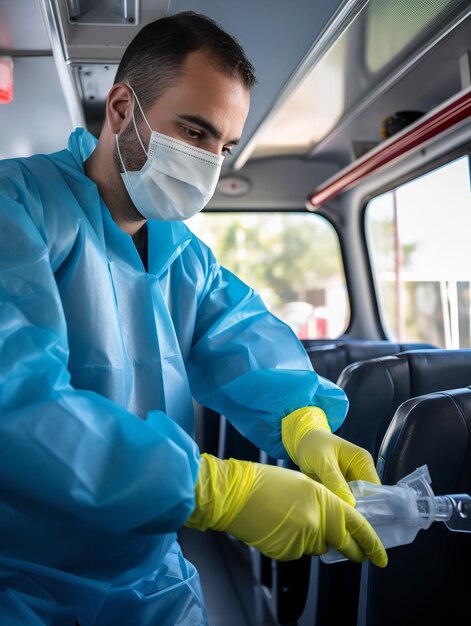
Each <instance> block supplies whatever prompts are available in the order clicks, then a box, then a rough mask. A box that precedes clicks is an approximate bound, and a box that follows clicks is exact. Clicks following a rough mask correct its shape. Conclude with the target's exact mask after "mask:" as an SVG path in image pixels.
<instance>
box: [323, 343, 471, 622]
mask: <svg viewBox="0 0 471 626" xmlns="http://www.w3.org/2000/svg"><path fill="white" fill-rule="evenodd" d="M337 383H338V385H339V386H340V387H342V388H343V389H344V391H345V392H346V394H347V396H348V398H349V400H350V408H349V411H348V414H347V418H346V420H345V422H344V423H343V424H342V426H341V427H340V428H339V429H338V430H337V431H336V434H337V435H339V436H340V437H343V438H345V439H348V440H349V441H353V442H354V443H356V444H357V445H359V446H361V447H362V448H365V449H367V450H368V451H369V452H371V454H372V455H373V457H374V458H375V459H376V458H377V456H378V452H379V449H380V447H381V443H382V440H383V437H384V435H385V433H386V431H387V429H388V427H389V424H390V422H391V420H392V418H393V416H394V413H395V412H396V410H397V409H398V408H399V406H400V405H401V404H402V403H403V402H405V401H406V400H409V399H410V398H413V397H415V396H420V395H423V394H426V393H431V392H435V391H441V390H446V389H450V388H453V387H465V386H468V385H471V350H440V349H433V350H429V349H427V350H415V351H411V352H403V353H401V354H397V355H394V356H386V357H381V358H377V359H370V360H367V361H362V362H358V363H354V364H352V365H349V366H348V367H347V368H346V369H345V370H344V371H343V372H342V374H341V375H340V377H339V379H338V381H337ZM413 469H415V468H413ZM360 572H361V567H360V566H359V565H357V564H356V563H350V562H347V563H339V564H337V565H335V566H331V565H325V564H324V563H322V562H319V566H318V576H317V580H315V581H311V585H314V586H317V590H318V591H317V594H318V598H319V601H318V603H317V609H316V610H317V620H316V621H315V622H313V623H315V624H318V625H321V624H324V623H328V622H327V621H326V620H332V622H331V623H333V624H335V623H339V624H342V626H355V624H356V621H357V613H358V597H359V588H360ZM391 593H393V591H392V590H391ZM339 595H340V596H341V597H342V602H338V597H339ZM419 623H420V622H419ZM424 623H425V622H424ZM378 624H379V625H381V624H382V622H378Z"/></svg>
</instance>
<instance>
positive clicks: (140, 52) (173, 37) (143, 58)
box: [114, 11, 256, 109]
mask: <svg viewBox="0 0 471 626" xmlns="http://www.w3.org/2000/svg"><path fill="white" fill-rule="evenodd" d="M196 51H204V52H207V53H208V56H209V57H210V58H211V59H212V60H214V62H215V63H216V65H217V66H218V67H220V68H221V70H222V71H224V72H226V73H227V74H228V75H233V74H235V75H236V76H237V77H238V78H239V79H240V80H241V82H242V84H243V85H244V86H245V87H246V88H247V89H251V88H252V87H253V86H254V84H255V83H256V78H255V73H254V68H253V66H252V64H251V63H250V61H249V60H248V58H247V57H246V55H245V52H244V51H243V50H242V48H241V46H240V44H239V43H238V42H237V40H236V39H235V38H234V37H232V36H231V35H229V34H228V33H226V32H225V31H223V30H222V29H221V28H220V27H219V26H218V25H217V24H216V22H214V21H213V20H212V19H210V18H209V17H206V16H205V15H199V14H198V13H194V12H193V11H184V12H182V13H176V14H175V15H171V16H169V17H164V18H161V19H159V20H155V21H154V22H151V23H150V24H147V26H144V28H143V29H142V30H140V31H139V32H138V33H137V35H136V36H135V37H134V39H133V40H132V41H131V43H130V44H129V45H128V47H127V48H126V50H125V52H124V54H123V58H122V59H121V63H120V64H119V67H118V71H117V72H116V77H115V80H114V82H115V83H119V82H125V83H128V84H130V85H131V87H132V88H133V89H134V90H135V91H136V93H137V94H138V97H139V101H140V103H141V105H142V107H143V108H144V109H147V108H148V107H149V106H150V105H152V104H153V103H154V102H155V101H156V100H157V99H158V98H159V97H160V96H161V95H162V94H163V93H164V91H166V90H167V89H168V88H169V87H170V86H171V85H172V83H173V82H174V81H175V79H176V78H178V75H179V72H180V70H181V68H182V66H183V63H184V62H185V59H186V57H187V55H188V54H189V53H190V52H196Z"/></svg>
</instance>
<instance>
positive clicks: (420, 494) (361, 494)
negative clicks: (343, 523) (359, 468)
mask: <svg viewBox="0 0 471 626" xmlns="http://www.w3.org/2000/svg"><path fill="white" fill-rule="evenodd" d="M430 484H431V479H430V474H429V471H428V467H427V466H426V465H422V467H419V468H418V469H416V470H415V471H414V472H412V473H411V474H409V475H408V476H405V477H404V478H402V479H401V480H400V481H399V482H398V483H397V484H396V485H392V486H388V485H375V484H374V483H369V482H366V481H364V480H355V481H352V482H350V483H349V486H350V489H351V490H352V493H353V495H354V496H355V499H356V509H357V510H358V511H359V512H360V513H361V514H362V515H363V516H364V517H365V518H366V519H367V520H368V521H369V523H370V524H371V525H372V526H373V528H374V529H375V530H376V532H377V534H378V536H379V538H380V539H381V541H382V543H383V545H384V547H385V548H392V547H394V546H401V545H404V544H407V543H412V542H413V541H414V539H415V537H416V535H417V533H418V532H419V530H420V529H421V528H423V529H427V528H429V527H430V526H431V524H432V523H433V522H445V524H446V525H447V526H448V528H449V529H450V530H453V531H459V532H471V496H469V495H468V494H457V495H447V496H435V495H434V493H433V491H432V487H431V486H430ZM320 558H321V561H323V562H324V563H336V562H338V561H345V560H346V557H345V556H343V554H341V553H340V552H338V551H337V550H335V549H334V548H330V549H329V550H328V552H326V553H325V554H323V555H322V556H321V557H320Z"/></svg>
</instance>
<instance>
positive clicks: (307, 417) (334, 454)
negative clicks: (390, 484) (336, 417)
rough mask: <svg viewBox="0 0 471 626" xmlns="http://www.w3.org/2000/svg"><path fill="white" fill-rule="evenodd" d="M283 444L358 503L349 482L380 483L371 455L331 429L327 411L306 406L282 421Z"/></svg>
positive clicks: (308, 469)
mask: <svg viewBox="0 0 471 626" xmlns="http://www.w3.org/2000/svg"><path fill="white" fill-rule="evenodd" d="M281 432H282V438H283V445H284V446H285V448H286V451H287V452H288V454H289V456H290V457H291V459H292V461H293V462H294V463H296V465H298V467H299V469H300V470H301V471H302V472H303V474H306V475H307V476H309V477H311V478H314V479H315V480H319V481H320V482H322V483H323V484H324V485H325V486H326V487H327V488H328V489H330V491H332V492H333V493H335V494H336V495H337V496H339V498H342V500H345V502H348V503H349V504H351V505H352V506H355V498H354V497H353V495H352V492H351V491H350V489H349V487H348V485H347V481H351V480H366V481H368V482H371V483H377V484H379V482H380V480H379V477H378V474H377V472H376V469H375V466H374V462H373V459H372V457H371V454H370V453H369V452H367V451H366V450H364V449H363V448H360V447H359V446H356V445H355V444H353V443H350V442H349V441H346V440H345V439H342V438H341V437H337V436H336V435H334V434H333V433H331V432H330V428H329V425H328V422H327V419H326V416H325V413H324V411H322V409H320V408H318V407H305V408H302V409H298V410H297V411H294V412H293V413H290V414H289V415H287V416H286V417H285V418H284V419H283V421H282V423H281Z"/></svg>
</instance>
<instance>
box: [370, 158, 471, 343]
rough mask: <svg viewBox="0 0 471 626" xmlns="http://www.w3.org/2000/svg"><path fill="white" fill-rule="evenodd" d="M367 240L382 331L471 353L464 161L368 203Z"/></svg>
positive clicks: (469, 213) (470, 202)
mask: <svg viewBox="0 0 471 626" xmlns="http://www.w3.org/2000/svg"><path fill="white" fill-rule="evenodd" d="M366 233H367V242H368V247H369V251H370V259H371V263H372V269H373V275H374V279H375V284H376V290H377V294H378V299H379V305H380V311H381V314H382V319H383V324H384V326H385V330H386V332H387V334H388V335H389V337H390V338H391V339H392V340H395V341H401V342H402V341H411V342H413V341H425V342H431V343H433V344H435V345H437V346H440V347H443V348H469V347H470V346H471V317H470V308H471V299H470V287H471V246H470V243H469V242H470V233H471V191H470V169H469V159H468V157H467V156H465V157H462V158H460V159H458V160H456V161H453V162H452V163H448V164H447V165H445V166H443V167H440V168H439V169H436V170H434V171H433V172H430V173H428V174H426V175H424V176H420V177H419V178H416V179H415V180H413V181H411V182H409V183H407V184H404V185H401V186H399V187H397V188H396V189H393V190H392V191H389V192H387V193H385V194H382V195H381V196H378V197H376V198H374V199H373V200H371V201H370V202H369V203H368V205H367V209H366Z"/></svg>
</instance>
